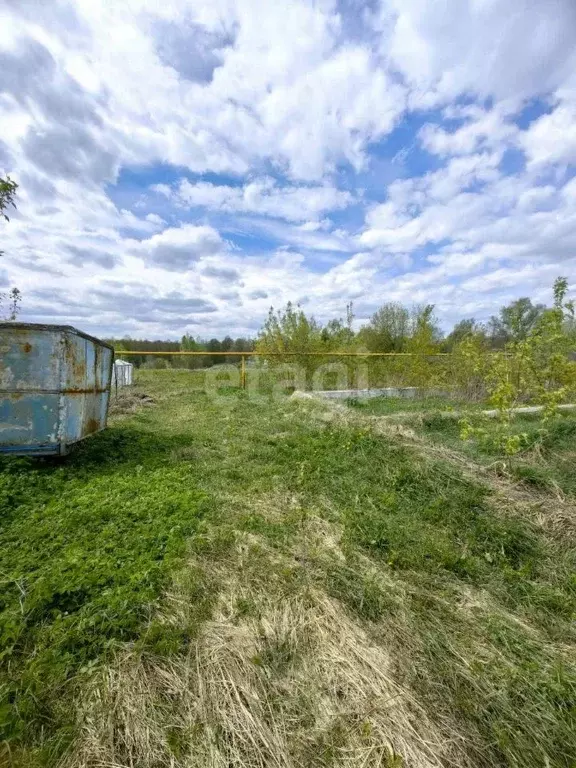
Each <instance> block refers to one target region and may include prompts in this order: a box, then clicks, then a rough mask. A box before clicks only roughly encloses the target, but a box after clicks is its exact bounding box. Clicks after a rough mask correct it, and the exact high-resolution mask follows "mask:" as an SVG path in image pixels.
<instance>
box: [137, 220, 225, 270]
mask: <svg viewBox="0 0 576 768" xmlns="http://www.w3.org/2000/svg"><path fill="white" fill-rule="evenodd" d="M223 249H224V243H223V241H222V238H221V237H220V235H219V234H218V232H216V230H215V229H213V228H212V227H208V226H199V227H196V226H194V225H192V224H185V225H183V226H181V227H173V228H170V229H165V230H164V231H163V232H160V233H159V234H156V235H153V236H152V237H151V238H149V239H148V240H143V241H142V242H141V243H139V244H138V245H137V246H136V247H135V249H134V250H135V253H138V254H142V255H143V257H144V258H145V259H146V260H148V261H150V262H151V263H152V264H155V265H157V266H160V267H163V268H164V269H167V270H175V271H178V272H185V271H186V270H188V269H190V268H191V267H192V266H193V265H194V264H195V262H197V261H199V260H200V259H201V258H202V257H205V256H213V255H214V254H217V253H220V252H221V251H222V250H223Z"/></svg>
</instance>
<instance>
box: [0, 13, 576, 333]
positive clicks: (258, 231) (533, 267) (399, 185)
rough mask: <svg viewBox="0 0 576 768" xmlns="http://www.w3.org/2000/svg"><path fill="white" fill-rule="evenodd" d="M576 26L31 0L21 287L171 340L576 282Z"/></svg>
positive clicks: (8, 160)
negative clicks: (562, 279) (394, 304)
mask: <svg viewBox="0 0 576 768" xmlns="http://www.w3.org/2000/svg"><path fill="white" fill-rule="evenodd" d="M495 30H497V34H495ZM574 40H576V5H575V4H574V2H573V1H572V0H549V2H548V3H541V2H536V0H516V2H515V3H514V4H513V9H512V10H511V6H510V4H509V3H507V2H505V0H445V2H442V3H430V2H427V1H426V0H369V1H367V2H360V0H316V1H313V0H275V2H274V3H271V2H264V0H194V2H190V0H164V1H163V2H162V3H158V2H157V1H156V0H131V2H130V3H110V2H108V1H107V0H55V2H52V3H49V4H48V3H39V2H36V0H6V2H4V3H3V4H2V8H1V9H0V115H1V120H2V132H1V134H0V173H10V174H11V176H12V177H13V178H14V179H15V180H16V181H18V183H19V184H20V189H19V195H18V210H17V211H15V212H14V215H13V216H12V217H11V221H10V223H8V224H5V225H2V229H1V231H0V237H1V243H0V247H1V250H3V251H4V255H3V256H2V257H1V258H2V261H1V263H0V289H1V288H2V287H7V286H9V285H14V284H16V285H18V286H19V287H20V288H21V290H22V291H23V293H24V301H23V313H22V319H24V320H28V321H34V322H53V321H55V322H70V323H72V324H74V325H77V326H79V327H81V328H83V329H85V330H87V331H90V332H92V333H96V334H102V335H115V336H123V335H131V336H133V337H137V336H140V337H142V336H146V337H148V338H151V337H156V338H158V337H172V338H177V337H179V336H180V335H182V334H183V333H192V334H194V335H200V336H224V335H225V334H227V333H230V334H232V335H234V336H236V335H246V334H250V335H252V334H254V333H255V332H256V331H257V329H258V327H259V326H260V324H261V322H262V320H263V318H264V317H265V315H266V313H267V311H268V308H269V307H270V306H271V305H273V306H274V307H277V308H279V307H281V306H283V305H285V303H286V302H287V301H295V302H297V301H303V302H304V301H306V308H307V309H308V310H309V311H313V312H314V314H315V315H316V316H317V317H318V318H319V319H321V320H327V319H329V318H330V317H334V316H341V315H342V314H343V313H344V310H345V307H346V304H347V303H348V302H349V301H353V302H354V305H355V309H356V313H357V321H356V322H357V323H358V324H360V323H362V322H363V321H365V320H366V319H367V318H368V317H369V316H370V314H371V313H372V312H374V311H375V310H376V309H377V308H378V306H379V305H380V304H382V303H383V302H385V301H401V302H403V303H405V304H412V303H423V302H426V303H433V304H435V305H436V311H437V315H438V317H439V319H440V321H441V323H442V325H443V326H444V327H445V328H446V329H449V328H450V326H451V325H452V324H453V323H454V322H456V321H457V320H458V319H460V318H462V317H470V316H475V317H477V318H479V319H485V318H487V317H489V316H490V315H491V314H492V313H494V312H496V311H497V310H498V308H499V306H501V305H502V304H503V303H506V302H508V301H510V300H512V299H514V298H517V297H519V296H522V295H530V296H533V297H534V298H535V299H536V300H538V301H549V300H550V288H551V285H552V282H553V280H554V278H555V277H556V276H557V275H565V276H567V277H568V279H569V282H570V284H571V287H572V289H575V290H576V179H575V174H576V171H575V167H576V46H574Z"/></svg>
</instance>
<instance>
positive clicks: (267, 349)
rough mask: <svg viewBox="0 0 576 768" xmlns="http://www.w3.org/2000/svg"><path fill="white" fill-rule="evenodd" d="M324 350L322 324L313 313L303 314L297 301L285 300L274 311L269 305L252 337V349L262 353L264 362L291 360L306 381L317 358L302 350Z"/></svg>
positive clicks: (288, 362) (313, 368) (282, 363)
mask: <svg viewBox="0 0 576 768" xmlns="http://www.w3.org/2000/svg"><path fill="white" fill-rule="evenodd" d="M324 350H325V343H324V341H323V339H322V326H321V325H320V324H319V323H318V322H317V321H316V320H315V319H314V317H307V316H306V314H305V312H304V311H303V310H302V308H301V307H300V305H296V306H295V305H294V304H292V302H290V301H289V302H288V304H287V305H286V308H285V309H283V310H278V311H277V312H275V311H274V308H273V307H270V311H269V312H268V317H267V318H266V320H265V322H264V325H263V326H262V328H261V330H260V332H259V333H258V338H257V340H256V351H257V352H260V353H261V354H262V355H263V359H264V361H266V363H267V364H268V365H270V366H279V365H286V364H294V365H296V366H298V370H299V371H301V372H302V375H303V376H304V377H305V379H306V384H309V383H310V382H311V379H312V375H313V373H314V370H315V368H316V367H317V365H318V361H317V360H314V358H311V357H307V356H306V354H304V353H310V352H321V351H324ZM270 353H274V356H272V355H270ZM268 355H270V357H268ZM298 383H299V384H301V383H302V382H298Z"/></svg>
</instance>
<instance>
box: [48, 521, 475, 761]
mask: <svg viewBox="0 0 576 768" xmlns="http://www.w3.org/2000/svg"><path fill="white" fill-rule="evenodd" d="M307 525H309V526H310V537H309V538H308V541H309V542H310V544H311V547H310V549H309V550H308V551H307V552H304V551H302V547H301V546H300V548H299V551H298V552H297V553H296V554H295V557H292V558H290V557H285V556H279V555H278V554H277V553H275V552H272V551H270V550H269V549H268V548H267V547H266V546H265V545H264V544H263V542H262V541H261V540H259V539H258V538H256V537H254V536H247V537H242V538H240V539H239V540H238V541H237V543H236V545H235V548H234V552H233V553H232V556H231V557H230V559H228V560H227V562H226V565H225V567H223V566H220V568H221V570H220V573H218V579H219V581H220V594H219V598H218V602H217V605H216V608H215V611H214V614H213V618H212V619H211V620H210V621H208V622H207V623H206V624H205V625H204V626H203V628H202V630H201V632H200V635H199V636H198V637H197V638H196V639H195V640H194V641H193V643H192V644H191V645H190V647H189V649H188V652H187V653H186V654H185V655H182V654H176V655H174V656H172V657H169V658H166V657H164V658H161V657H158V656H153V655H150V654H143V653H140V652H137V651H136V650H134V649H132V650H130V649H128V650H126V651H125V652H123V653H121V654H120V655H119V656H118V658H117V660H116V662H115V664H114V665H112V666H110V667H108V668H106V669H105V670H103V671H102V672H101V673H100V674H99V675H97V676H96V677H95V678H94V679H93V681H92V687H91V690H90V692H89V693H87V692H86V691H85V692H84V694H83V695H84V699H83V703H82V707H81V711H82V731H81V732H82V736H81V739H80V742H79V743H78V744H77V746H76V748H75V750H74V751H73V753H72V754H70V755H69V756H68V757H67V759H66V760H65V762H64V764H63V766H65V768H96V766H99V767H102V768H103V767H104V766H106V767H107V768H112V767H116V766H138V768H153V767H154V768H156V766H174V768H176V767H178V768H180V766H182V767H184V766H198V767H200V766H202V767H203V768H230V767H231V766H238V767H240V766H242V768H253V767H254V768H264V767H266V768H269V767H272V766H278V767H280V766H281V767H282V768H296V766H301V767H302V768H304V767H306V768H308V767H311V766H319V767H320V766H362V767H364V768H376V766H401V765H410V766H415V768H432V766H446V765H460V766H465V765H471V763H470V761H469V760H468V758H467V756H466V752H465V751H464V750H462V749H461V746H460V744H459V742H460V738H459V736H458V733H457V730H456V729H455V728H454V729H453V730H452V733H450V730H451V729H450V727H447V724H446V723H444V724H443V727H439V726H438V724H435V723H433V722H432V721H431V720H430V719H429V717H428V716H427V714H426V712H425V710H424V709H423V708H422V706H420V705H419V704H418V702H417V700H416V698H415V697H414V695H413V694H412V693H411V692H410V690H409V689H407V688H406V687H403V686H401V685H399V684H398V683H397V682H396V681H395V679H394V673H393V671H392V663H391V660H390V657H389V655H388V653H387V652H386V650H385V648H384V647H383V646H382V645H379V644H377V643H375V642H374V641H373V640H372V639H371V638H370V636H369V635H368V634H367V633H366V631H365V630H364V629H363V628H362V627H361V626H360V625H359V624H358V623H357V622H355V621H354V620H353V619H352V618H351V617H350V616H349V614H348V613H347V612H346V611H345V610H344V609H343V607H342V605H341V604H340V603H339V602H338V601H337V600H334V599H332V598H330V597H329V596H328V595H327V594H326V593H325V592H324V591H322V590H321V589H319V588H318V587H317V586H313V585H310V584H308V585H305V584H304V583H300V581H299V579H300V578H301V577H302V575H303V574H302V573H297V571H299V570H302V569H301V568H300V567H299V566H298V565H295V562H298V561H299V562H300V563H302V562H303V561H307V560H308V561H309V562H311V558H318V556H319V553H320V552H321V551H322V543H321V542H322V540H323V539H324V538H326V547H325V548H324V553H323V555H324V556H325V557H328V558H333V557H334V553H335V550H336V551H337V549H338V543H337V533H334V532H333V531H331V530H330V528H329V526H327V525H326V524H325V522H324V521H321V520H319V519H317V518H312V519H311V520H310V521H309V522H308V523H307ZM336 557H338V554H336ZM290 580H296V581H297V582H298V587H297V588H294V589H292V588H290V586H288V587H287V584H289V582H290ZM187 600H188V598H187V596H186V589H185V580H184V581H183V583H182V584H181V585H180V588H178V587H176V591H175V592H174V593H172V594H171V595H170V596H169V597H168V599H167V601H166V604H165V605H166V606H171V610H170V612H169V613H167V614H166V615H165V616H164V619H163V620H164V621H165V622H172V623H174V622H175V623H176V624H178V623H182V622H183V621H185V618H186V612H187V610H188V608H189V607H190V606H188V605H187Z"/></svg>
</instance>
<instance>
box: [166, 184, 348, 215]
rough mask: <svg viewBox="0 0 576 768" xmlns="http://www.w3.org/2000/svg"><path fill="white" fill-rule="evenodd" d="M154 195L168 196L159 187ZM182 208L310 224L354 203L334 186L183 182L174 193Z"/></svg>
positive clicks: (344, 192)
mask: <svg viewBox="0 0 576 768" xmlns="http://www.w3.org/2000/svg"><path fill="white" fill-rule="evenodd" d="M158 186H159V187H160V189H159V188H158V187H156V189H155V191H156V192H160V193H161V194H166V189H164V188H163V186H162V185H158ZM174 194H175V196H176V199H177V200H178V201H179V202H180V203H181V204H183V205H189V206H200V207H205V208H208V209H210V210H216V211H225V212H228V213H255V214H258V215H260V216H272V217H275V218H280V219H286V220H287V221H307V220H308V219H315V218H317V217H319V216H322V215H323V214H324V213H326V212H328V211H333V210H338V209H341V208H346V207H347V206H348V205H350V203H351V202H352V201H353V196H352V195H351V194H350V192H347V191H343V190H339V189H337V188H335V187H333V186H331V185H325V186H310V187H303V186H301V187H294V186H286V187H281V186H279V185H278V184H277V182H276V181H275V180H274V179H271V178H263V179H259V180H257V181H251V182H249V183H248V184H246V185H245V186H243V187H231V186H227V185H217V184H211V183H210V182H202V181H200V182H197V183H196V184H191V183H190V182H189V181H188V179H183V180H182V181H180V183H179V184H178V187H177V189H176V190H175V193H174Z"/></svg>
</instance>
